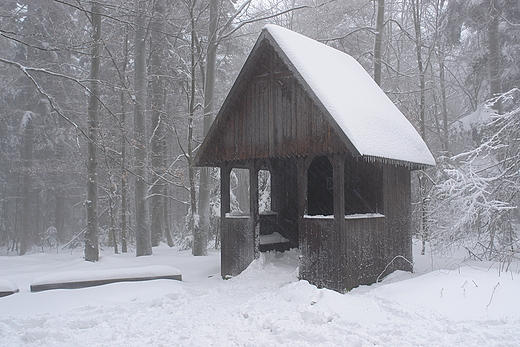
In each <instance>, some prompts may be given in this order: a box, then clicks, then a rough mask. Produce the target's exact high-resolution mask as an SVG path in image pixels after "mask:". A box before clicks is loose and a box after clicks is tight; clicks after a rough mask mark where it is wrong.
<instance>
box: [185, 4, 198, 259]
mask: <svg viewBox="0 0 520 347" xmlns="http://www.w3.org/2000/svg"><path fill="white" fill-rule="evenodd" d="M190 18H191V43H190V48H191V66H190V75H191V81H190V85H189V101H188V104H189V105H188V108H189V115H188V149H187V153H186V157H187V158H186V159H187V160H188V180H189V185H190V189H189V191H190V215H189V229H190V231H191V232H192V235H193V248H192V253H193V254H194V255H195V252H194V250H195V243H196V242H199V237H198V234H199V223H198V214H197V195H196V187H195V168H194V164H195V163H194V161H193V159H194V158H193V157H194V155H193V144H192V143H193V126H194V124H193V121H194V117H195V77H196V76H195V68H196V64H195V17H194V16H193V6H192V7H191V8H190Z"/></svg>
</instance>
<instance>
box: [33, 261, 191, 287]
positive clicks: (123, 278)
mask: <svg viewBox="0 0 520 347" xmlns="http://www.w3.org/2000/svg"><path fill="white" fill-rule="evenodd" d="M157 279H170V280H178V281H182V273H181V271H180V270H179V269H177V268H174V267H172V266H167V265H152V266H142V267H135V268H124V269H110V270H98V271H75V272H73V271H66V272H58V273H52V274H48V275H43V276H39V277H36V278H34V279H33V281H32V283H31V292H40V291H43V290H49V289H77V288H86V287H93V286H100V285H103V284H110V283H116V282H133V281H149V280H157Z"/></svg>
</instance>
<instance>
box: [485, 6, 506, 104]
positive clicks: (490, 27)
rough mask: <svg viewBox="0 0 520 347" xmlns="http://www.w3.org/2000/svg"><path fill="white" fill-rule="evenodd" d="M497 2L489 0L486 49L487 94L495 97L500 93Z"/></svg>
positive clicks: (498, 15) (498, 14) (498, 13)
mask: <svg viewBox="0 0 520 347" xmlns="http://www.w3.org/2000/svg"><path fill="white" fill-rule="evenodd" d="M498 6H499V4H498V1H497V0H489V17H490V18H489V21H488V23H487V31H488V35H487V36H488V49H489V92H490V94H491V96H495V95H497V94H500V93H501V92H502V81H501V78H500V35H499V32H498V25H499V18H500V12H499V11H498Z"/></svg>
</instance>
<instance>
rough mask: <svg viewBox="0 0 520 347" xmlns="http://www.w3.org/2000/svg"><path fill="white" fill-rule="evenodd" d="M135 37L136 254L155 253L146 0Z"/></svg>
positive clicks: (139, 5) (139, 6)
mask: <svg viewBox="0 0 520 347" xmlns="http://www.w3.org/2000/svg"><path fill="white" fill-rule="evenodd" d="M135 8H136V17H135V36H134V52H135V54H134V61H135V63H134V89H135V103H134V160H135V163H134V169H135V177H136V182H135V209H136V211H135V221H136V231H135V232H136V235H135V238H136V255H137V256H141V255H150V254H152V238H151V233H150V227H149V223H148V219H149V216H148V199H147V195H148V194H147V193H148V183H147V175H146V172H147V166H146V165H147V152H146V148H147V146H146V142H147V141H146V116H145V113H146V86H147V73H146V28H145V20H144V18H145V10H146V1H145V0H136V4H135Z"/></svg>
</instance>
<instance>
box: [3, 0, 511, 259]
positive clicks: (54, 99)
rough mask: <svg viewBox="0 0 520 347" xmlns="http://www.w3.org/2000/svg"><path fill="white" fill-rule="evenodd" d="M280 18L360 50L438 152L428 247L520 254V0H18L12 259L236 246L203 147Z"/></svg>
mask: <svg viewBox="0 0 520 347" xmlns="http://www.w3.org/2000/svg"><path fill="white" fill-rule="evenodd" d="M266 23H274V24H278V25H281V26H284V27H287V28H289V29H291V30H294V31H296V32H299V33H301V34H304V35H306V36H309V37H311V38H314V39H317V40H318V41H320V42H323V43H325V44H328V45H331V46H333V47H335V48H337V49H339V50H341V51H344V52H346V53H348V54H350V55H352V56H353V57H354V58H355V59H356V60H357V61H358V62H360V63H361V64H362V65H363V66H364V68H365V69H366V70H367V71H368V72H369V73H370V74H371V75H372V76H373V77H374V79H375V80H376V82H377V83H378V84H380V86H381V87H382V89H383V90H384V91H385V92H386V94H387V95H388V96H389V97H390V98H391V99H392V100H393V101H394V103H395V104H396V105H397V106H398V107H399V109H400V110H401V111H402V112H403V113H404V114H405V115H406V117H407V118H408V119H409V120H410V122H411V123H412V124H413V125H414V126H415V127H416V129H417V130H418V132H419V133H420V135H421V136H422V137H423V139H424V140H425V141H426V142H427V144H428V146H429V147H430V149H431V151H432V153H433V154H434V156H435V157H436V160H437V164H438V165H437V167H435V168H431V169H429V170H426V171H417V172H415V173H414V175H413V180H414V182H413V183H414V185H413V186H414V192H413V196H414V215H413V216H414V222H413V226H414V234H415V235H416V237H418V238H421V239H422V240H423V241H424V242H425V243H426V242H430V243H431V245H432V248H433V250H434V251H437V252H443V253H446V252H450V251H451V250H453V249H454V248H460V247H464V248H465V249H466V251H467V255H468V256H469V257H472V258H475V259H486V260H497V261H500V262H502V263H503V264H509V263H510V262H511V261H513V260H514V259H518V256H519V255H520V240H519V233H520V231H519V227H520V213H519V211H518V204H519V203H520V195H519V191H520V189H519V188H520V138H519V134H520V115H519V114H520V90H519V89H518V88H519V87H520V58H519V57H520V3H519V2H518V1H516V0H471V1H463V0H386V1H384V0H376V1H373V0H328V1H320V0H282V1H273V0H266V1H253V0H246V1H233V0H232V1H227V0H208V1H202V0H198V1H197V0H181V1H164V0H151V1H144V0H106V1H87V0H31V1H28V0H27V1H24V0H19V1H14V0H6V1H2V3H1V4H0V52H1V53H0V88H1V94H0V250H1V253H0V254H20V255H23V254H25V253H27V252H38V251H41V250H44V249H48V248H55V249H56V251H60V250H64V249H67V248H74V247H84V248H85V258H86V260H90V261H96V260H97V259H98V255H99V248H100V247H101V248H104V249H107V248H109V247H112V248H113V249H114V252H115V253H118V252H134V251H135V252H136V255H138V256H139V255H148V254H152V253H153V247H154V246H157V245H159V243H160V242H162V241H164V242H167V243H168V244H169V245H171V246H173V245H177V246H181V248H192V250H193V254H195V255H204V254H206V252H207V248H208V247H216V248H218V247H219V230H218V225H219V223H218V218H219V217H218V216H219V215H220V213H219V192H218V190H219V184H218V175H219V172H218V170H210V169H204V170H201V169H199V168H196V167H194V165H193V159H194V154H195V153H196V149H197V147H198V146H199V145H200V143H201V142H202V139H203V137H204V134H205V133H206V132H207V131H208V129H209V126H210V125H211V121H212V119H213V118H214V115H215V111H216V110H218V108H219V106H220V104H221V103H222V102H223V99H224V98H225V96H226V94H227V92H228V91H229V89H230V87H231V84H232V83H233V81H234V79H235V77H236V75H237V74H238V71H239V69H240V67H241V65H242V64H243V62H244V60H245V58H246V57H247V54H248V53H249V51H250V49H251V47H252V45H253V44H254V41H255V40H256V38H257V36H258V34H259V33H260V30H261V28H262V27H263V25H265V24H266ZM241 181H242V179H241V177H240V174H238V173H237V174H235V175H233V182H232V189H233V192H234V194H232V196H233V204H234V205H235V207H236V208H241V206H240V205H241V204H243V203H244V202H243V200H244V198H243V195H244V194H245V193H244V190H247V188H245V189H241V188H240V187H243V186H244V185H243V182H241ZM265 184H266V185H267V184H268V183H267V181H266V182H265ZM245 200H247V199H245ZM242 208H243V207H242Z"/></svg>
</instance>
